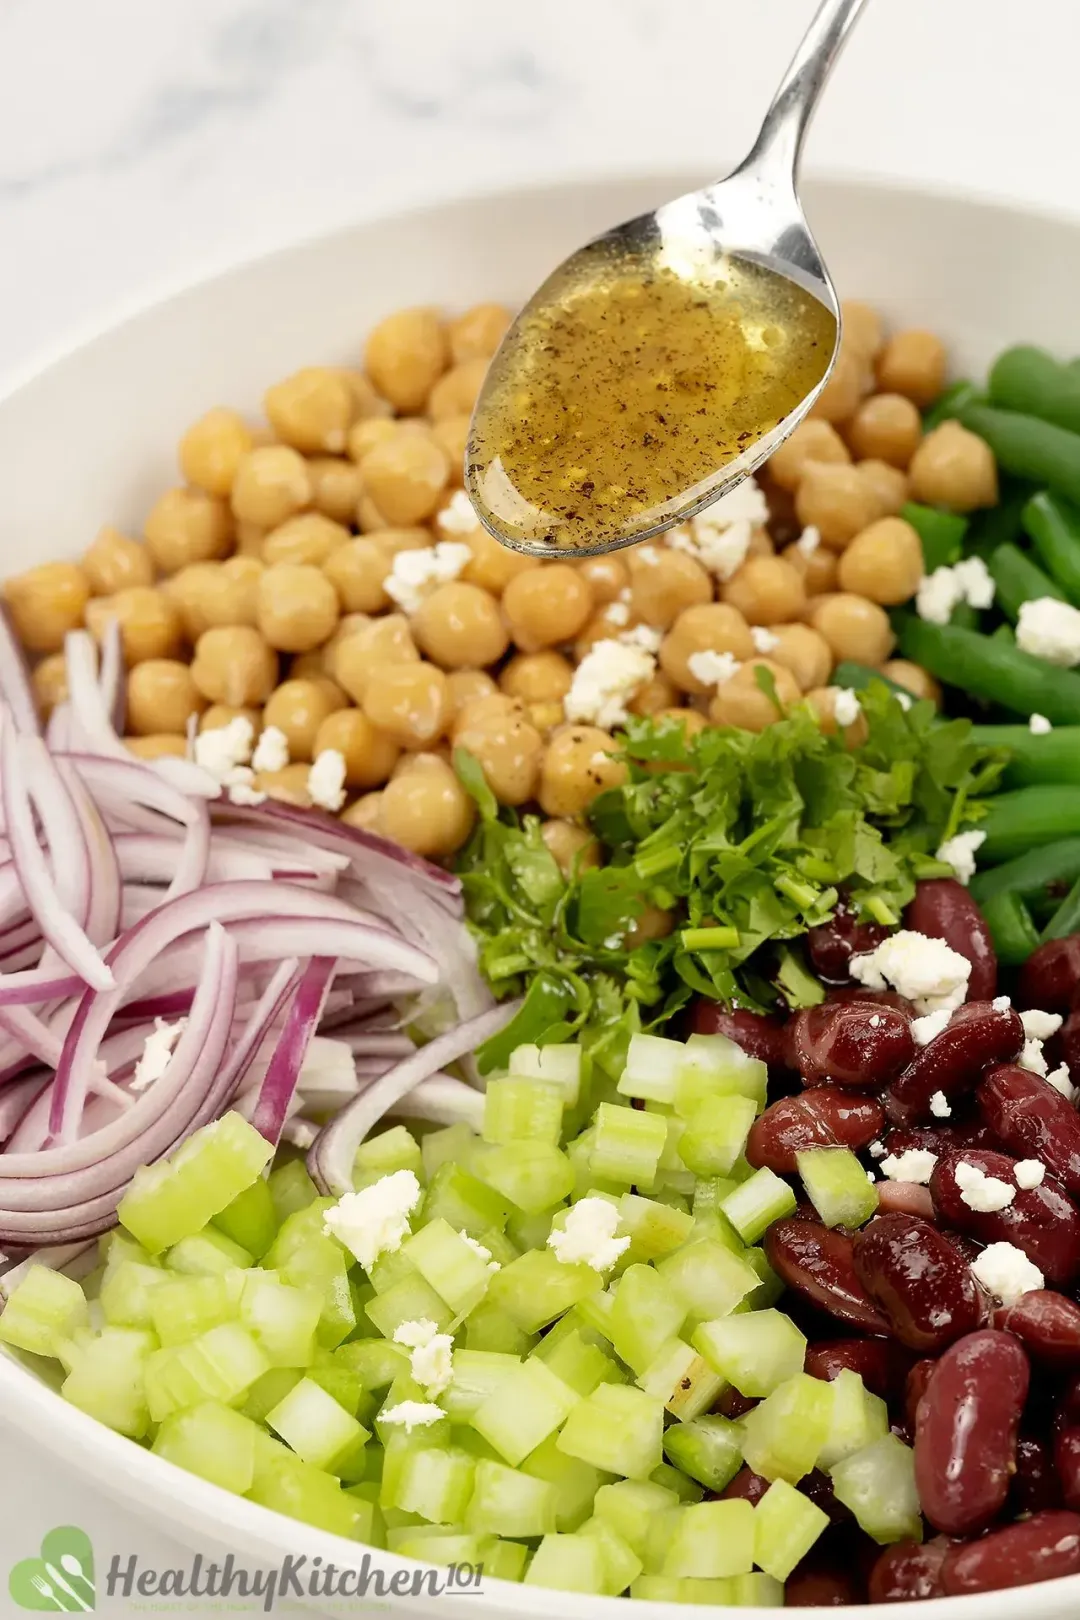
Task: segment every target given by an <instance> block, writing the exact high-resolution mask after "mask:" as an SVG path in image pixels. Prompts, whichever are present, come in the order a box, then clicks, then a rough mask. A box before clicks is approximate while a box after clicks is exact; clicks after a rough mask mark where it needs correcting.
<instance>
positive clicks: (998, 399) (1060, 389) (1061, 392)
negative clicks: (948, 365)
mask: <svg viewBox="0 0 1080 1620" xmlns="http://www.w3.org/2000/svg"><path fill="white" fill-rule="evenodd" d="M989 387H990V400H991V403H992V404H994V405H1000V406H1002V407H1003V409H1005V410H1007V411H1024V412H1026V413H1027V415H1029V416H1038V417H1040V418H1041V419H1042V420H1043V421H1044V422H1056V423H1057V424H1058V426H1059V427H1063V428H1070V429H1071V430H1072V432H1073V433H1080V371H1076V370H1075V369H1071V368H1070V367H1069V366H1065V365H1062V364H1061V362H1060V361H1059V360H1055V359H1054V356H1053V355H1052V354H1048V353H1047V351H1046V350H1045V349H1036V348H1032V347H1030V346H1028V345H1026V344H1021V345H1019V346H1018V347H1017V348H1015V349H1006V350H1005V352H1004V354H999V355H998V357H997V359H996V360H995V361H994V364H993V366H992V367H991V368H990V377H989Z"/></svg>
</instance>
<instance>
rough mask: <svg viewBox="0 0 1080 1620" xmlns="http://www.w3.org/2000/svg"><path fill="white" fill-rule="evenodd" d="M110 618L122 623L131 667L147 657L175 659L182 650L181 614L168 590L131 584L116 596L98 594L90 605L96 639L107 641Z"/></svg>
mask: <svg viewBox="0 0 1080 1620" xmlns="http://www.w3.org/2000/svg"><path fill="white" fill-rule="evenodd" d="M110 619H115V620H116V622H117V623H118V624H119V626H120V641H121V644H122V646H123V649H124V662H125V663H126V664H127V665H128V667H129V668H130V667H131V666H132V665H133V664H141V663H143V661H144V660H145V659H147V658H173V657H175V655H176V654H177V653H178V652H179V651H180V642H181V622H180V614H179V613H178V611H177V609H176V607H175V606H174V604H173V603H172V602H171V601H170V600H169V598H168V597H167V596H166V595H165V592H164V591H159V590H155V589H154V588H153V586H151V585H129V586H128V588H127V590H124V591H117V593H116V595H115V596H96V597H94V599H93V601H91V602H88V603H87V604H86V624H87V628H88V629H89V630H91V631H92V632H93V634H94V637H95V639H96V640H98V641H102V640H104V637H105V631H106V628H107V626H108V623H109V620H110Z"/></svg>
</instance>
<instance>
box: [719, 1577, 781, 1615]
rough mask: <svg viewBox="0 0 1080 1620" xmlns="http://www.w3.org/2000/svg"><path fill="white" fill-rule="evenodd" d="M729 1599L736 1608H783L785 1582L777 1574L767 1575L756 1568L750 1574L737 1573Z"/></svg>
mask: <svg viewBox="0 0 1080 1620" xmlns="http://www.w3.org/2000/svg"><path fill="white" fill-rule="evenodd" d="M731 1585H732V1588H733V1590H732V1595H731V1598H730V1599H729V1601H730V1602H731V1603H732V1604H733V1605H734V1607H735V1608H736V1609H782V1608H783V1607H784V1583H783V1581H778V1580H777V1579H776V1577H775V1575H766V1574H765V1572H764V1571H763V1570H760V1569H755V1570H753V1571H752V1572H751V1573H750V1574H749V1575H736V1576H735V1577H734V1579H733V1580H732V1583H731Z"/></svg>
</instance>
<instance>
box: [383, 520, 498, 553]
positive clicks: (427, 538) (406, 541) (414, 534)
mask: <svg viewBox="0 0 1080 1620" xmlns="http://www.w3.org/2000/svg"><path fill="white" fill-rule="evenodd" d="M371 538H372V540H373V541H374V542H375V544H376V545H377V546H378V548H379V550H380V551H381V552H382V553H383V554H384V555H385V556H386V557H388V558H389V559H390V561H391V562H393V560H394V558H395V557H396V556H397V554H398V552H399V551H424V550H425V549H426V548H427V547H428V546H430V544H431V531H430V530H429V529H425V528H423V527H421V525H420V524H415V525H414V526H413V527H411V528H408V529H391V528H386V529H380V530H379V531H378V533H377V534H373V535H372V536H371ZM496 544H498V542H497V541H496ZM500 549H501V548H500Z"/></svg>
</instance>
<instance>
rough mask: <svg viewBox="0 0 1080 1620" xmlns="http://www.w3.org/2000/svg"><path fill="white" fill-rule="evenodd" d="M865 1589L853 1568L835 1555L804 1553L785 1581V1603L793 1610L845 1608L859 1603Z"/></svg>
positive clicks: (861, 1600) (862, 1598)
mask: <svg viewBox="0 0 1080 1620" xmlns="http://www.w3.org/2000/svg"><path fill="white" fill-rule="evenodd" d="M863 1600H864V1592H863V1587H862V1583H861V1582H860V1580H859V1578H858V1576H857V1574H856V1573H855V1571H854V1570H851V1569H845V1568H844V1566H843V1565H842V1564H841V1563H840V1562H839V1560H838V1559H836V1558H835V1557H832V1558H814V1556H813V1553H812V1552H811V1553H810V1554H808V1555H807V1557H806V1558H804V1559H803V1561H802V1563H801V1564H798V1565H796V1567H795V1568H794V1569H793V1570H792V1572H791V1574H790V1575H789V1576H788V1578H787V1580H786V1581H785V1582H784V1602H785V1603H786V1604H787V1606H788V1607H789V1608H795V1609H846V1608H847V1607H849V1605H851V1604H854V1603H862V1602H863Z"/></svg>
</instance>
